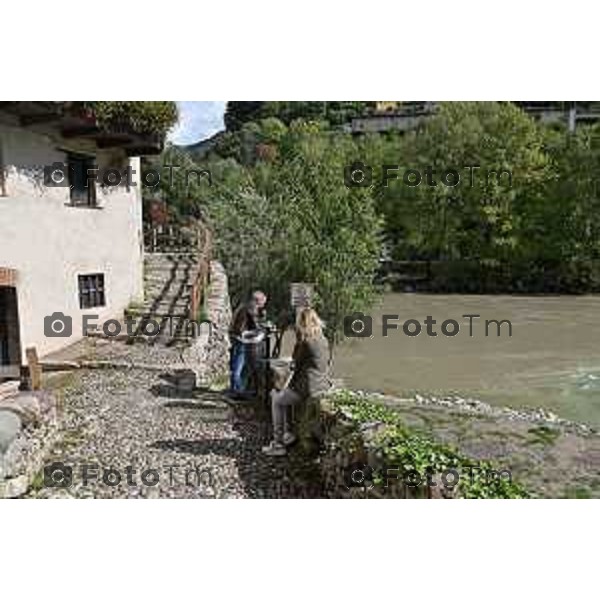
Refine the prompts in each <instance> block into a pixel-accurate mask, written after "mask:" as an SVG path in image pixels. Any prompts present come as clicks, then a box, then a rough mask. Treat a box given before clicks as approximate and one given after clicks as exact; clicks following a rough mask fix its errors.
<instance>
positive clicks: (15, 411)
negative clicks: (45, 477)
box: [0, 382, 58, 498]
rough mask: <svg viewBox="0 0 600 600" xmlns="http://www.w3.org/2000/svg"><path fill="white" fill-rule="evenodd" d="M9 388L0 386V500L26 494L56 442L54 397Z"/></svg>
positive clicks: (56, 429)
mask: <svg viewBox="0 0 600 600" xmlns="http://www.w3.org/2000/svg"><path fill="white" fill-rule="evenodd" d="M15 383H16V382H15ZM11 385H12V384H10V383H9V384H4V385H3V386H0V498H16V497H19V496H22V495H23V494H24V493H25V492H26V491H27V489H28V487H29V486H30V484H31V482H32V481H33V479H34V478H35V476H36V475H37V474H38V473H40V471H41V469H42V467H43V461H44V457H45V456H46V454H47V452H48V450H49V448H50V447H51V446H52V445H53V444H54V443H55V442H56V440H57V439H58V426H57V423H58V420H57V406H56V399H55V397H54V396H53V395H52V394H50V393H49V392H45V391H39V392H18V391H17V390H16V388H15V389H12V388H11Z"/></svg>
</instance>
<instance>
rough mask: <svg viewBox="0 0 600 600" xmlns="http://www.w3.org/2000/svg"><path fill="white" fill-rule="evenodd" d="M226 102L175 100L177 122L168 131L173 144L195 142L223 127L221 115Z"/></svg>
mask: <svg viewBox="0 0 600 600" xmlns="http://www.w3.org/2000/svg"><path fill="white" fill-rule="evenodd" d="M226 104H227V102H218V101H217V102H177V107H178V108H179V122H178V123H177V125H175V127H174V128H173V129H172V130H171V131H170V132H169V135H168V139H169V141H171V142H173V143H174V144H178V145H187V144H195V143H196V142H199V141H201V140H205V139H206V138H208V137H210V136H211V135H213V134H215V133H217V131H220V130H222V129H224V128H225V125H224V123H223V115H224V114H225V105H226Z"/></svg>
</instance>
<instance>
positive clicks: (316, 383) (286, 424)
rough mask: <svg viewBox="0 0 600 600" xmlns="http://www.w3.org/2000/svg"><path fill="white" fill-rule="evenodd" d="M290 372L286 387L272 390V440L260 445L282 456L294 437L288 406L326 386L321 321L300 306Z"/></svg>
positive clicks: (326, 355)
mask: <svg viewBox="0 0 600 600" xmlns="http://www.w3.org/2000/svg"><path fill="white" fill-rule="evenodd" d="M292 359H293V369H294V370H293V374H292V377H291V379H290V382H289V384H288V386H287V387H286V388H285V389H283V390H281V391H273V392H271V401H272V415H273V441H272V442H271V443H270V444H269V445H268V446H265V447H264V448H263V452H264V453H265V454H267V455H268V456H285V455H286V454H287V450H286V446H289V445H290V444H293V443H294V441H295V440H296V437H295V436H294V434H293V433H292V431H291V422H290V419H289V413H290V409H291V407H294V406H298V405H300V404H302V403H303V402H306V401H307V400H308V398H312V397H315V396H318V395H319V394H321V393H323V392H325V391H327V390H328V389H329V386H330V383H329V377H328V365H329V345H328V343H327V340H326V338H325V336H324V335H323V323H322V321H321V319H320V318H319V315H317V313H316V311H315V310H313V309H312V308H303V309H302V310H301V311H300V312H299V314H298V318H297V320H296V345H295V346H294V352H293V354H292Z"/></svg>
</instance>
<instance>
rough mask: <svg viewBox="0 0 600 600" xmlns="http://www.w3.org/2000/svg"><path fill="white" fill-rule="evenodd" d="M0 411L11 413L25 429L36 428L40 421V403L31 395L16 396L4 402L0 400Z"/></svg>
mask: <svg viewBox="0 0 600 600" xmlns="http://www.w3.org/2000/svg"><path fill="white" fill-rule="evenodd" d="M0 411H10V412H13V413H14V414H15V415H17V416H18V417H19V418H20V419H21V422H22V423H23V425H24V426H26V427H28V426H30V425H34V426H37V425H39V424H40V423H41V420H42V409H41V407H40V402H39V400H38V399H37V398H36V397H35V396H33V395H31V394H17V395H16V396H12V397H10V398H8V399H6V400H0Z"/></svg>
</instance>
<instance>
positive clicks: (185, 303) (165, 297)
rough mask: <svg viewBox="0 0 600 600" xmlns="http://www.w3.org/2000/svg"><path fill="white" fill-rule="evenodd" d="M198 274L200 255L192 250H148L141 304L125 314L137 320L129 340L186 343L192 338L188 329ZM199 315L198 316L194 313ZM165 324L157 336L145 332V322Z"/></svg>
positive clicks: (170, 343) (129, 309)
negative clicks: (151, 321) (143, 332)
mask: <svg viewBox="0 0 600 600" xmlns="http://www.w3.org/2000/svg"><path fill="white" fill-rule="evenodd" d="M197 274H198V258H197V256H196V254H195V253H192V252H154V253H147V254H146V256H145V259H144V295H145V301H144V303H143V304H142V305H140V306H131V307H129V308H128V309H126V311H125V317H126V318H127V317H131V318H132V319H135V321H136V336H135V337H134V338H130V339H129V340H128V341H129V342H130V343H133V342H134V341H145V342H147V343H150V344H156V343H164V344H166V345H173V344H178V343H181V344H184V343H187V341H188V340H189V335H188V333H189V332H186V326H187V324H188V322H189V321H188V320H189V319H190V318H191V317H192V316H191V315H190V307H191V292H192V287H193V284H194V281H195V279H196V277H197ZM194 318H196V315H194ZM149 320H153V321H155V322H157V323H160V324H161V332H160V334H159V335H157V336H147V335H143V334H142V329H141V328H142V326H143V324H144V322H145V321H149Z"/></svg>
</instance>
